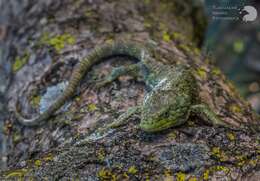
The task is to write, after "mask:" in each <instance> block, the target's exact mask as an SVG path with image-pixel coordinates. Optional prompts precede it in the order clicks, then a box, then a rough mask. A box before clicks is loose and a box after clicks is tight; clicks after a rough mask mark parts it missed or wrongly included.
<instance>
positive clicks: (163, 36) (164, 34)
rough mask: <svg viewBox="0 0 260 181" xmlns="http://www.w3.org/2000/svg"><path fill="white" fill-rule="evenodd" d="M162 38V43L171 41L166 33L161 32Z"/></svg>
mask: <svg viewBox="0 0 260 181" xmlns="http://www.w3.org/2000/svg"><path fill="white" fill-rule="evenodd" d="M162 38H163V41H165V42H169V41H171V37H170V35H169V34H168V33H167V32H166V31H165V32H163V35H162Z"/></svg>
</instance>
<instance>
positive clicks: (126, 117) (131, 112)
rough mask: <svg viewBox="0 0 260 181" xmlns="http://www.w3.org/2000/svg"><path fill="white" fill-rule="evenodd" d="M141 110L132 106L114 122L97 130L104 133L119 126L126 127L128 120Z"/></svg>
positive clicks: (139, 107)
mask: <svg viewBox="0 0 260 181" xmlns="http://www.w3.org/2000/svg"><path fill="white" fill-rule="evenodd" d="M141 110H142V107H141V106H133V107H130V108H128V110H127V111H126V112H125V113H123V114H121V115H120V116H119V117H118V118H117V119H116V120H115V121H113V122H112V123H110V124H108V125H106V126H105V127H103V128H100V129H98V132H99V133H104V132H106V131H107V130H108V129H111V128H118V127H120V126H123V125H126V124H127V123H128V122H129V120H130V119H129V118H130V117H131V116H133V115H135V114H138V113H140V112H141Z"/></svg>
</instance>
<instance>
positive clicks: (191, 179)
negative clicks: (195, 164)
mask: <svg viewBox="0 0 260 181" xmlns="http://www.w3.org/2000/svg"><path fill="white" fill-rule="evenodd" d="M197 180H198V179H197V178H196V177H191V178H189V180H188V181H197Z"/></svg>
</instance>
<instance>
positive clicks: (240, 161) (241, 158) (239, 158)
mask: <svg viewBox="0 0 260 181" xmlns="http://www.w3.org/2000/svg"><path fill="white" fill-rule="evenodd" d="M236 159H237V163H236V165H237V166H238V167H242V166H243V165H245V164H246V161H247V158H246V157H245V156H243V155H241V156H236Z"/></svg>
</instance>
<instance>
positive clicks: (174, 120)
mask: <svg viewBox="0 0 260 181" xmlns="http://www.w3.org/2000/svg"><path fill="white" fill-rule="evenodd" d="M118 56H121V57H128V58H130V59H134V60H136V62H137V63H135V64H132V65H130V66H128V67H123V66H121V67H118V68H115V69H114V70H113V71H112V73H111V75H110V76H108V77H107V79H106V80H104V81H103V82H102V83H100V84H99V86H104V85H105V84H107V83H110V82H112V81H114V80H115V79H117V78H118V77H119V76H121V75H124V74H131V75H135V76H136V75H139V76H140V75H141V76H142V77H143V80H144V82H145V83H146V85H147V86H148V87H149V88H150V90H151V91H149V92H148V93H147V94H146V96H145V98H144V101H143V105H141V106H138V107H136V108H130V109H129V111H127V112H126V113H125V114H123V115H122V116H120V117H119V119H118V120H116V121H115V122H113V123H112V124H110V125H109V126H108V127H117V126H120V125H122V124H125V123H126V122H127V121H126V120H127V119H128V117H129V116H131V115H132V114H134V113H135V112H137V111H140V112H141V123H140V128H141V129H142V130H144V131H146V132H158V131H161V130H165V129H168V128H170V127H174V126H178V125H180V124H183V123H184V122H185V121H187V119H188V117H189V115H190V113H191V112H193V113H195V114H197V115H199V116H201V117H202V118H203V119H204V120H206V121H208V122H210V123H212V124H213V125H222V126H226V124H225V123H224V122H223V121H222V120H220V119H219V118H218V116H217V115H216V114H215V113H214V112H213V111H212V110H210V108H209V107H208V106H207V105H205V104H198V103H197V101H196V100H195V98H196V97H197V96H198V94H197V85H196V81H195V78H194V77H193V75H192V73H191V71H190V69H189V68H187V67H186V66H183V65H177V66H176V67H174V68H173V67H170V66H168V65H163V64H161V63H158V62H157V61H154V60H153V58H152V57H151V56H150V54H149V51H148V50H147V49H145V48H144V47H142V46H140V45H138V44H135V43H122V42H117V43H113V44H107V45H105V46H103V47H100V48H96V49H94V50H93V51H92V52H91V53H90V54H89V55H88V56H87V57H86V58H85V59H83V60H82V61H80V62H79V64H78V65H77V66H76V68H75V69H74V71H73V73H72V76H71V80H70V81H69V85H68V87H67V88H66V89H65V91H64V93H63V94H62V95H61V96H60V97H59V98H58V99H57V100H56V101H55V102H54V104H52V105H51V106H50V107H49V108H48V109H47V110H46V111H45V112H44V113H42V114H40V115H39V116H38V117H36V118H32V119H25V118H23V117H22V116H21V115H20V113H19V112H17V111H16V116H17V118H18V120H19V121H20V123H22V124H24V125H27V126H34V125H38V124H40V123H41V122H43V121H45V120H47V119H48V118H49V117H50V116H51V115H53V114H54V113H55V112H56V111H57V110H58V109H59V108H60V107H61V106H62V105H63V104H64V103H65V102H66V101H67V100H68V98H70V97H71V96H73V94H74V92H76V91H75V90H76V88H77V86H78V84H79V82H80V81H81V79H82V78H83V77H84V75H85V74H86V73H87V72H88V71H89V69H90V68H91V66H92V65H94V64H96V63H98V62H100V61H103V60H106V59H109V58H113V57H118Z"/></svg>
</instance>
